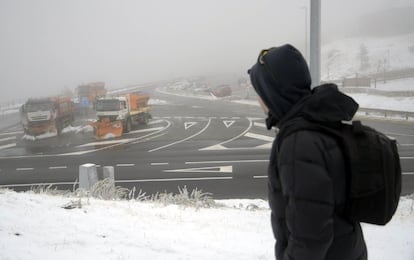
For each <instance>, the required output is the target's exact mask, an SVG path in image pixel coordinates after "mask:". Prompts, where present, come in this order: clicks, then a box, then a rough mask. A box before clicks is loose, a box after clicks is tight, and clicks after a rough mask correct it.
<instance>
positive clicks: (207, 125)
mask: <svg viewBox="0 0 414 260" xmlns="http://www.w3.org/2000/svg"><path fill="white" fill-rule="evenodd" d="M210 124H211V118H209V119H208V122H207V124H206V126H205V127H204V128H203V129H201V130H200V131H199V132H197V133H195V134H193V135H192V136H189V137H187V138H184V139H182V140H179V141H176V142H174V143H171V144H167V145H164V146H161V147H158V148H155V149H152V150H149V151H148V152H149V153H152V152H155V151H158V150H161V149H164V148H167V147H170V146H172V145H175V144H179V143H182V142H185V141H187V140H189V139H191V138H193V137H196V136H197V135H200V134H201V133H203V132H204V131H206V129H207V128H208V127H209V126H210Z"/></svg>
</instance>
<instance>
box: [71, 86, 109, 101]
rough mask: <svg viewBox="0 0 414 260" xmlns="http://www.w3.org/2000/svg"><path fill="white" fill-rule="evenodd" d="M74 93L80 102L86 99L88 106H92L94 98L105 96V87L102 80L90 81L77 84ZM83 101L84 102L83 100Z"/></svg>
mask: <svg viewBox="0 0 414 260" xmlns="http://www.w3.org/2000/svg"><path fill="white" fill-rule="evenodd" d="M76 94H77V96H78V99H79V101H80V102H82V101H83V100H86V104H88V106H91V107H92V106H93V104H94V103H95V101H96V99H98V98H101V97H105V95H106V89H105V83H104V82H91V83H87V84H82V85H79V86H78V87H77V88H76ZM84 103H85V102H84Z"/></svg>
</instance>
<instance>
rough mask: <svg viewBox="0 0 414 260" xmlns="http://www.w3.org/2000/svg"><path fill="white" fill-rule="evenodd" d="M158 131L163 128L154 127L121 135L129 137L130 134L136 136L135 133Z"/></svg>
mask: <svg viewBox="0 0 414 260" xmlns="http://www.w3.org/2000/svg"><path fill="white" fill-rule="evenodd" d="M160 129H164V127H162V126H160V127H154V128H147V129H139V130H134V131H131V132H129V133H124V134H123V135H130V134H137V133H146V132H152V131H158V130H160Z"/></svg>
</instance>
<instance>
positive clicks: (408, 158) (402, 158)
mask: <svg viewBox="0 0 414 260" xmlns="http://www.w3.org/2000/svg"><path fill="white" fill-rule="evenodd" d="M400 159H401V160H412V159H414V157H406V156H405V157H404V156H401V157H400Z"/></svg>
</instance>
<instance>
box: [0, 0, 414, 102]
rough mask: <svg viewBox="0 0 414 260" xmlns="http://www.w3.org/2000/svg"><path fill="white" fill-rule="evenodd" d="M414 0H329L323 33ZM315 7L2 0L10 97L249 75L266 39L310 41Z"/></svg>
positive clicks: (217, 0)
mask: <svg viewBox="0 0 414 260" xmlns="http://www.w3.org/2000/svg"><path fill="white" fill-rule="evenodd" d="M411 2H412V1H410V0H397V1H396V0H365V1H358V0H350V1H342V0H329V1H328V0H325V1H324V0H322V35H323V41H324V42H327V41H330V40H332V39H336V38H339V37H349V36H352V35H353V34H354V33H355V34H358V33H359V34H361V33H364V31H363V30H362V31H361V27H360V25H361V24H365V25H366V26H365V27H362V28H370V29H368V30H371V29H372V28H373V27H370V26H372V24H370V23H369V20H368V21H367V20H364V19H362V18H363V17H365V16H367V17H370V15H371V16H372V14H378V13H381V12H386V11H387V10H390V9H392V8H399V7H405V6H411V8H412V7H413V4H412V3H411ZM307 11H309V0H293V1H286V0H272V1H271V0H258V1H251V0H224V1H223V0H209V1H200V0H198V1H197V0H175V1H169V0H152V1H143V0H123V1H110V0H89V1H84V0H73V1H63V0H59V1H56V0H37V1H32V0H2V1H0V89H1V95H0V102H4V101H9V100H16V99H25V98H27V97H30V96H45V95H54V94H57V93H59V92H61V91H62V90H63V89H64V88H65V87H66V88H69V89H72V90H73V89H74V88H75V87H76V86H77V85H79V84H81V83H86V82H91V81H104V82H105V83H106V86H107V87H108V88H120V87H124V86H127V85H132V84H138V83H145V82H152V81H159V80H170V79H173V78H177V77H189V76H199V75H217V74H221V75H223V74H226V75H235V76H238V75H245V72H246V70H247V69H248V68H249V67H250V66H251V65H252V64H253V63H254V62H255V59H256V56H257V54H258V52H259V51H260V50H261V49H263V48H266V47H270V46H274V45H280V44H283V43H286V42H289V43H292V44H293V45H295V46H297V47H298V48H299V49H301V50H302V51H304V50H305V35H306V30H305V26H306V25H307V21H306V17H309V15H308V16H306V15H305V13H306V12H307ZM406 22H408V25H411V24H413V21H412V20H410V21H406ZM411 29H412V28H411ZM390 30H391V31H392V30H393V29H392V28H391V29H390ZM407 30H410V26H408V29H407ZM412 30H414V29H412ZM376 31H378V30H376ZM379 31H380V30H379Z"/></svg>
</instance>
